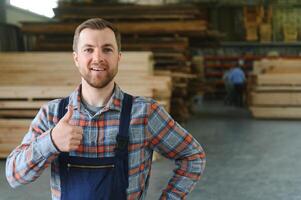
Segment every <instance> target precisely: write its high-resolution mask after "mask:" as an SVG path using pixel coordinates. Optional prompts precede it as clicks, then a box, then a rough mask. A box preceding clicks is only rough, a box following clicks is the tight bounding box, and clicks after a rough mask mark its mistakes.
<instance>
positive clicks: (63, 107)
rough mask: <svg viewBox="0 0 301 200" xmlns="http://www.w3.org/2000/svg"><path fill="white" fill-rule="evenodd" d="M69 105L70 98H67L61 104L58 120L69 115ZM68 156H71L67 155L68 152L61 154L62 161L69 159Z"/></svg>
mask: <svg viewBox="0 0 301 200" xmlns="http://www.w3.org/2000/svg"><path fill="white" fill-rule="evenodd" d="M68 104H69V97H65V98H63V99H62V100H61V101H60V102H59V109H58V116H57V117H58V120H61V119H62V118H63V117H64V115H65V114H66V113H67V111H68V108H67V106H68ZM68 155H69V154H68V153H66V152H61V153H60V159H63V158H67V157H68Z"/></svg>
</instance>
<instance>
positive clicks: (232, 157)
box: [0, 103, 301, 200]
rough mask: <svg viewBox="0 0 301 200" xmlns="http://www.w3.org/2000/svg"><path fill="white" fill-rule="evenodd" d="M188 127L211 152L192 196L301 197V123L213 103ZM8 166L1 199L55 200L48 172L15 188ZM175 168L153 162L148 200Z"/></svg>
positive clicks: (0, 164)
mask: <svg viewBox="0 0 301 200" xmlns="http://www.w3.org/2000/svg"><path fill="white" fill-rule="evenodd" d="M185 127H186V128H187V129H188V130H189V131H190V132H191V133H192V134H193V135H194V136H195V137H196V138H197V139H198V141H199V142H200V143H201V144H202V145H203V147H204V149H205V151H206V154H207V164H206V170H205V174H204V176H203V177H202V179H201V181H200V182H199V183H198V184H197V186H196V188H195V190H194V191H193V192H192V193H191V194H190V196H189V198H188V199H190V200H201V199H206V200H242V199H243V200H263V199H264V200H272V199H273V200H278V199H279V200H283V199H290V200H297V199H301V187H300V185H301V170H300V169H301V159H300V155H301V145H300V144H301V123H300V122H299V121H287V120H255V119H252V118H251V117H250V115H249V113H248V111H247V110H245V109H238V108H231V107H225V106H223V105H222V104H219V103H211V104H203V105H202V107H201V108H200V109H198V113H197V114H196V115H195V116H194V117H193V118H192V119H191V120H190V121H189V122H187V123H186V124H185ZM4 168H5V161H4V160H2V161H0V171H1V175H0V194H1V195H0V200H8V199H9V200H10V199H22V200H23V199H24V200H27V199H28V200H36V199H50V192H49V184H48V182H49V172H48V171H47V173H44V174H43V175H42V177H41V178H40V179H39V180H37V181H36V182H35V183H33V184H30V185H28V186H24V187H20V188H18V189H15V190H13V189H10V188H9V186H8V184H7V183H6V180H5V177H4ZM172 168H173V163H172V162H170V161H168V160H165V159H161V160H160V161H159V162H155V163H154V164H153V171H152V178H151V181H150V184H151V185H150V188H149V191H148V198H147V200H154V199H158V197H159V195H160V190H161V189H162V188H163V187H164V186H165V185H166V183H167V180H168V178H169V177H170V175H171V170H172ZM162 169H164V170H162ZM169 169H170V170H169Z"/></svg>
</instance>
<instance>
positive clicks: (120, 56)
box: [118, 51, 121, 62]
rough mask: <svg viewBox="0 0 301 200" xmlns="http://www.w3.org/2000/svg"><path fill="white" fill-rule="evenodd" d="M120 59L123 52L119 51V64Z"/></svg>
mask: <svg viewBox="0 0 301 200" xmlns="http://www.w3.org/2000/svg"><path fill="white" fill-rule="evenodd" d="M120 59H121V51H119V53H118V62H119V61H120Z"/></svg>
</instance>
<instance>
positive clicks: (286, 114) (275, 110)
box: [250, 106, 301, 119]
mask: <svg viewBox="0 0 301 200" xmlns="http://www.w3.org/2000/svg"><path fill="white" fill-rule="evenodd" d="M250 110H251V113H252V115H253V117H256V118H265V119H301V107H253V106H252V107H250Z"/></svg>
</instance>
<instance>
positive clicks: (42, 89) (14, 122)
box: [0, 52, 172, 157]
mask: <svg viewBox="0 0 301 200" xmlns="http://www.w3.org/2000/svg"><path fill="white" fill-rule="evenodd" d="M153 71H154V70H153V55H152V53H151V52H124V53H123V57H122V60H121V62H120V64H119V74H118V76H117V77H116V81H117V83H118V84H119V86H120V87H121V88H122V89H123V90H124V91H126V92H128V93H131V94H133V95H140V96H146V97H152V98H155V99H157V100H158V101H159V102H160V103H162V104H163V105H164V106H165V107H166V109H167V110H169V107H170V105H169V102H170V97H171V90H172V89H171V87H172V85H171V84H172V83H171V78H170V77H169V76H154V75H153ZM79 83H80V76H79V73H78V71H77V69H76V67H75V66H74V64H73V59H72V53H71V52H57V53H50V52H35V53H1V54H0V157H5V156H7V154H8V153H9V152H10V151H11V150H12V148H13V147H15V146H16V145H17V144H18V143H20V140H21V138H22V137H23V135H24V134H25V133H26V131H27V129H28V127H29V124H30V121H31V119H32V118H33V117H34V116H35V115H36V113H37V111H38V109H39V108H40V106H41V105H42V104H45V103H46V102H47V101H49V100H51V99H55V98H61V97H65V96H68V95H69V94H70V93H71V92H72V91H73V90H75V89H76V87H77V85H78V84H79Z"/></svg>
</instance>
